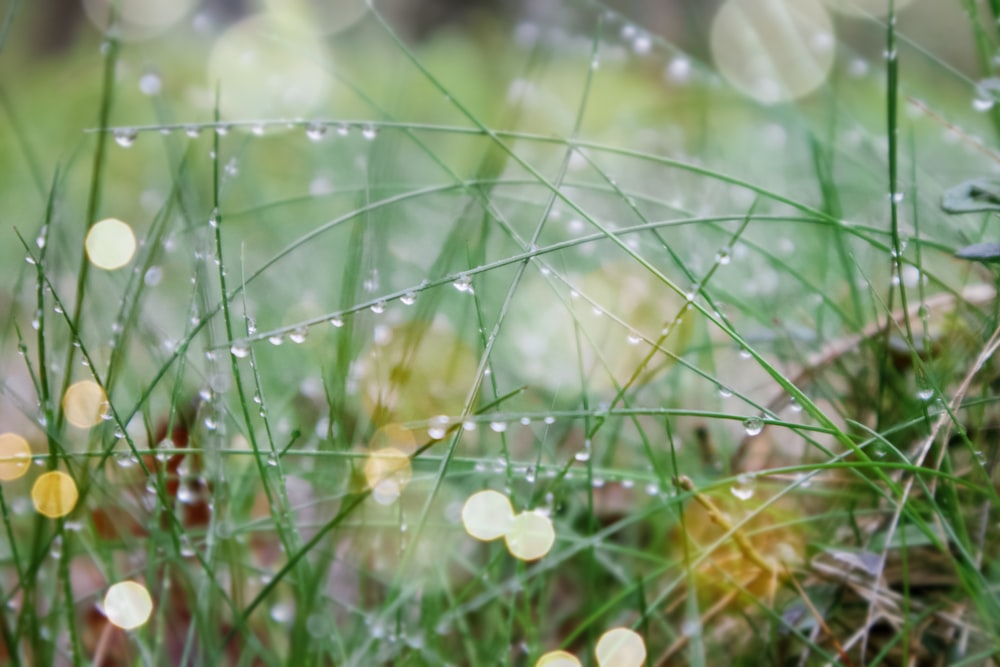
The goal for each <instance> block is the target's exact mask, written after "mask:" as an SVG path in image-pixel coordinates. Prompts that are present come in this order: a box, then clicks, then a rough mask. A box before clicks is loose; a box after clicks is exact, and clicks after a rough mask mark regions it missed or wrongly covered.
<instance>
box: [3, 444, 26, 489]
mask: <svg viewBox="0 0 1000 667" xmlns="http://www.w3.org/2000/svg"><path fill="white" fill-rule="evenodd" d="M30 465H31V447H29V446H28V441H27V440H25V439H24V438H22V437H21V436H19V435H18V434H16V433H2V434H0V480H2V481H4V482H9V481H10V480H13V479H17V478H19V477H23V476H24V473H26V472H28V466H30Z"/></svg>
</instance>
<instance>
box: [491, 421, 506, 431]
mask: <svg viewBox="0 0 1000 667" xmlns="http://www.w3.org/2000/svg"><path fill="white" fill-rule="evenodd" d="M490 430H491V431H493V432H494V433H503V432H504V431H506V430H507V422H505V421H499V420H498V421H492V422H490Z"/></svg>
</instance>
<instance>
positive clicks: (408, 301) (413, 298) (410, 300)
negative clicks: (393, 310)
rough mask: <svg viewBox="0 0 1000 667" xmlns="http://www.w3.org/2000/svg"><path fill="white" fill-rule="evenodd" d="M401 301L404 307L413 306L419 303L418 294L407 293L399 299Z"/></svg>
mask: <svg viewBox="0 0 1000 667" xmlns="http://www.w3.org/2000/svg"><path fill="white" fill-rule="evenodd" d="M399 301H400V303H402V304H403V305H404V306H412V305H413V304H414V303H416V302H417V294H416V293H415V292H407V293H406V294H404V295H403V296H401V297H399Z"/></svg>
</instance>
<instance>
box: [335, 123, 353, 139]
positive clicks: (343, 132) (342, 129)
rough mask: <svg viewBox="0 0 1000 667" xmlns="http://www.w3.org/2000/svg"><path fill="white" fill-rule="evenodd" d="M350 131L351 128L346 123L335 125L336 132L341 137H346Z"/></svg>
mask: <svg viewBox="0 0 1000 667" xmlns="http://www.w3.org/2000/svg"><path fill="white" fill-rule="evenodd" d="M350 132H351V128H350V126H349V125H347V124H346V123H341V124H340V125H338V126H337V134H339V135H340V136H342V137H346V136H347V135H348V134H350Z"/></svg>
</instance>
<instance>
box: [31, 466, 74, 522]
mask: <svg viewBox="0 0 1000 667" xmlns="http://www.w3.org/2000/svg"><path fill="white" fill-rule="evenodd" d="M79 497H80V494H79V492H78V491H77V490H76V482H74V481H73V478H72V477H70V476H69V475H67V474H66V473H64V472H59V471H58V470H53V471H51V472H47V473H44V474H42V475H39V477H38V479H36V480H35V483H34V485H33V486H32V487H31V502H32V504H34V506H35V510H36V511H37V512H38V513H39V514H41V515H43V516H47V517H49V518H50V519H58V518H59V517H62V516H66V515H67V514H69V513H70V512H72V511H73V508H74V507H76V501H77V500H78V499H79Z"/></svg>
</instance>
